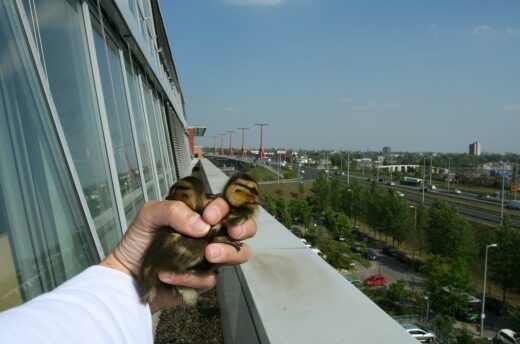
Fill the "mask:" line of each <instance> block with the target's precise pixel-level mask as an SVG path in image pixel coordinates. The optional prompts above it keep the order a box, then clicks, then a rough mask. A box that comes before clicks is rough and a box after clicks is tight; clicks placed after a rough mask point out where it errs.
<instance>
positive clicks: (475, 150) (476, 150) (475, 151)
mask: <svg viewBox="0 0 520 344" xmlns="http://www.w3.org/2000/svg"><path fill="white" fill-rule="evenodd" d="M481 153H482V152H481V146H480V143H479V142H478V141H475V142H473V143H470V144H469V155H480V154H481Z"/></svg>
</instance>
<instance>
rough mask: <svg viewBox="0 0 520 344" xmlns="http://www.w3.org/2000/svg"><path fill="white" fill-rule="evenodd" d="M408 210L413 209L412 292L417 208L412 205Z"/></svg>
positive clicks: (413, 288) (413, 287)
mask: <svg viewBox="0 0 520 344" xmlns="http://www.w3.org/2000/svg"><path fill="white" fill-rule="evenodd" d="M410 208H413V211H414V216H413V219H414V225H413V232H412V292H414V291H415V271H414V266H415V231H416V230H417V207H416V206H414V205H411V206H410Z"/></svg>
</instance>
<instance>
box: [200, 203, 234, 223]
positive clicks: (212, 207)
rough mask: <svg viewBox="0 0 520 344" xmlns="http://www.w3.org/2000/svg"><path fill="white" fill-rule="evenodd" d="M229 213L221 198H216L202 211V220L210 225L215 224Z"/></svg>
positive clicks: (226, 204) (227, 206) (227, 205)
mask: <svg viewBox="0 0 520 344" xmlns="http://www.w3.org/2000/svg"><path fill="white" fill-rule="evenodd" d="M228 212H229V204H228V203H227V202H226V201H225V200H224V199H223V198H222V197H217V198H215V199H214V200H213V201H211V202H210V203H209V204H208V205H207V206H206V208H205V209H204V213H203V218H204V220H206V222H208V223H209V224H211V225H214V224H217V223H219V222H220V220H222V218H223V217H224V216H225V215H226V214H227V213H228Z"/></svg>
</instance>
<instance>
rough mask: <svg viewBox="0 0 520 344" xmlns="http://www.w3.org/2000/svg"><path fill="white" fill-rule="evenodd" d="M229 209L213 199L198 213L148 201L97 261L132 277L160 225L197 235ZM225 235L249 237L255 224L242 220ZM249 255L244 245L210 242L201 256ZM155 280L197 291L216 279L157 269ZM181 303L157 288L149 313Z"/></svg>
mask: <svg viewBox="0 0 520 344" xmlns="http://www.w3.org/2000/svg"><path fill="white" fill-rule="evenodd" d="M228 212H229V206H228V204H227V202H226V201H224V200H223V199H221V198H217V199H215V200H213V201H211V202H210V203H209V204H208V205H207V207H206V208H205V209H204V213H203V215H202V216H200V215H199V214H197V213H195V212H194V211H193V210H191V209H190V208H189V207H188V206H186V205H185V204H184V203H183V202H179V201H151V202H147V203H146V204H145V205H144V206H143V207H142V208H141V210H140V211H139V213H138V214H137V216H136V218H135V219H134V222H133V223H132V224H131V225H130V227H129V228H128V230H127V231H126V233H125V235H124V236H123V238H122V239H121V241H120V242H119V244H118V245H117V246H116V247H115V248H114V249H113V251H112V252H111V253H110V254H109V255H108V256H107V257H106V258H105V259H104V260H103V261H102V262H101V263H100V265H103V266H106V267H110V268H113V269H116V270H119V271H122V272H124V273H127V274H129V275H131V276H133V277H136V276H138V274H139V270H140V265H141V258H142V256H143V254H144V252H145V251H146V249H147V248H148V246H150V244H151V242H152V240H153V237H154V235H155V233H156V231H157V230H158V229H159V228H161V227H164V226H169V227H172V228H175V230H176V231H177V232H179V233H182V234H184V235H187V236H190V237H194V238H198V237H203V236H204V235H206V233H207V232H208V230H209V228H210V225H213V224H216V223H218V222H220V220H221V219H222V218H223V217H224V216H225V215H226V214H227V213H228ZM228 233H229V235H230V236H231V237H232V238H233V239H236V240H244V239H248V238H251V237H252V236H254V235H255V233H256V223H255V221H254V220H253V219H248V220H246V221H245V222H244V223H242V224H239V225H237V226H234V227H229V228H228ZM250 255H251V249H250V247H249V246H248V245H247V244H244V245H243V246H242V248H241V250H240V251H238V252H237V251H236V249H235V248H234V247H232V246H230V245H227V244H210V245H208V246H207V247H206V251H205V256H206V259H207V260H208V261H209V262H212V263H217V264H241V263H244V262H246V261H247V260H248V259H249V257H250ZM158 277H159V279H160V280H161V281H162V282H164V283H166V284H171V285H179V286H186V287H190V288H195V289H197V290H199V291H200V292H205V291H208V290H210V289H211V288H213V287H214V286H215V283H216V281H217V279H216V275H215V274H214V273H209V274H206V275H201V274H195V273H189V272H188V273H173V272H168V271H163V272H160V273H159V275H158ZM181 303H182V298H181V297H180V296H178V295H174V293H172V291H171V288H162V289H159V290H158V291H157V296H156V298H155V299H154V300H153V301H152V302H151V303H150V308H151V310H152V313H155V312H156V311H157V310H160V309H163V308H168V307H174V306H177V305H179V304H181Z"/></svg>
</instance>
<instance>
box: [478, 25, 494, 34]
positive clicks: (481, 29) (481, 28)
mask: <svg viewBox="0 0 520 344" xmlns="http://www.w3.org/2000/svg"><path fill="white" fill-rule="evenodd" d="M472 33H473V34H474V35H487V36H493V35H494V34H495V29H493V28H492V27H491V26H488V25H478V26H475V27H474V28H473V31H472Z"/></svg>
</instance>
